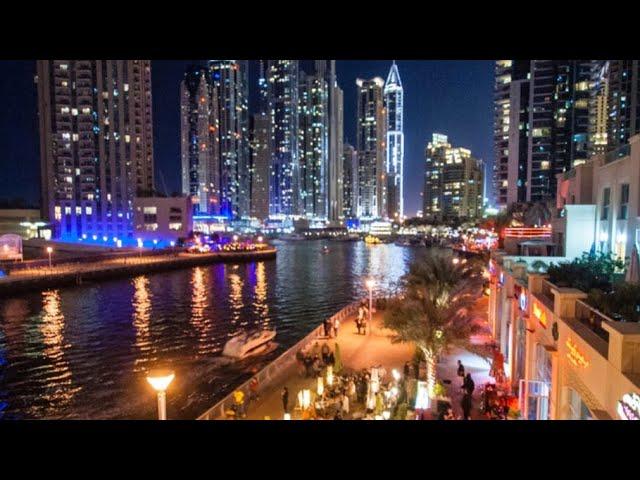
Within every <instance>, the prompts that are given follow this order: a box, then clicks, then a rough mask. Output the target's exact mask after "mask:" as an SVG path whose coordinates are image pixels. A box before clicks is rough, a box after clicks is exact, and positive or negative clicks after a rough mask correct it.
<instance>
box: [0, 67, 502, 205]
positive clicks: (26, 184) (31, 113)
mask: <svg viewBox="0 0 640 480" xmlns="http://www.w3.org/2000/svg"><path fill="white" fill-rule="evenodd" d="M196 62H197V61H189V60H179V61H169V60H154V61H153V63H152V80H153V115H154V150H155V152H154V154H155V162H156V186H157V187H158V189H160V190H163V189H164V187H163V178H164V183H165V184H166V188H167V190H168V191H169V193H171V192H172V191H177V190H178V189H179V188H180V177H179V175H180V131H179V129H180V122H179V85H180V80H181V79H182V75H183V73H184V69H185V67H186V66H187V65H189V64H191V63H196ZM397 63H398V68H399V71H400V77H401V78H402V84H403V87H404V102H405V107H404V108H405V119H404V122H405V123H404V129H405V205H406V213H407V214H408V215H413V214H415V212H416V210H418V209H421V204H422V202H421V197H420V192H421V191H422V179H423V175H424V148H425V145H426V143H427V142H428V141H429V140H430V138H431V134H432V133H433V132H439V133H444V134H446V135H449V140H450V142H452V143H453V144H454V145H455V146H463V147H467V148H470V149H471V151H472V153H473V154H474V155H475V156H477V157H479V158H482V159H484V160H485V162H490V161H491V159H492V98H493V90H492V86H493V83H492V82H493V63H492V62H491V61H467V60H456V61H417V60H401V61H398V62H397ZM311 65H312V62H310V61H304V62H302V64H301V68H303V69H305V70H307V69H309V71H310V68H311ZM390 65H391V60H379V61H378V60H376V61H372V60H362V61H356V60H350V61H345V60H339V61H338V62H337V69H338V72H337V74H338V83H339V85H340V87H341V88H342V89H343V90H344V122H345V125H344V127H345V140H348V141H350V142H351V143H352V144H354V145H355V139H356V135H355V129H356V118H355V112H356V85H355V80H356V78H358V77H361V78H371V77H374V76H380V77H382V78H383V79H386V76H387V74H388V72H389V67H390ZM254 66H255V64H254V63H253V62H252V67H254ZM34 74H35V62H34V61H22V62H20V61H1V62H0V100H1V103H0V199H1V198H13V197H22V198H25V199H26V200H27V201H28V202H30V203H34V204H37V203H38V202H39V198H38V197H39V193H38V192H39V182H40V179H39V136H38V122H37V115H36V112H37V94H36V88H35V85H34V83H33V77H34ZM250 79H251V89H252V96H253V95H254V92H255V86H256V68H251V75H250ZM252 101H253V98H252ZM488 171H490V170H488Z"/></svg>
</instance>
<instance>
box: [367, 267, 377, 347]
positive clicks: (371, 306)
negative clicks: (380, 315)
mask: <svg viewBox="0 0 640 480" xmlns="http://www.w3.org/2000/svg"><path fill="white" fill-rule="evenodd" d="M375 285H376V282H375V281H374V280H373V279H372V278H370V279H368V280H367V288H368V289H369V332H368V334H369V335H371V327H372V325H373V324H372V323H371V318H372V315H373V314H372V313H371V311H372V309H373V287H375Z"/></svg>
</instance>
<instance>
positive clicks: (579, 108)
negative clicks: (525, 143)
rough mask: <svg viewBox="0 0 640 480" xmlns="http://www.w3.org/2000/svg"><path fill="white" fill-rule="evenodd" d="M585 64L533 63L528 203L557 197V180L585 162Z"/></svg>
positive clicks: (587, 77)
mask: <svg viewBox="0 0 640 480" xmlns="http://www.w3.org/2000/svg"><path fill="white" fill-rule="evenodd" d="M590 77H591V62H590V61H588V60H532V61H531V86H530V109H529V112H530V115H529V117H530V120H529V124H530V127H531V135H530V137H529V138H530V142H529V162H528V168H529V176H528V179H527V200H528V201H532V202H536V201H544V200H548V199H551V198H554V197H555V194H556V174H558V173H562V172H564V171H567V170H569V169H571V168H572V167H573V166H575V165H579V164H580V163H584V162H585V161H586V160H587V158H588V134H589V84H590Z"/></svg>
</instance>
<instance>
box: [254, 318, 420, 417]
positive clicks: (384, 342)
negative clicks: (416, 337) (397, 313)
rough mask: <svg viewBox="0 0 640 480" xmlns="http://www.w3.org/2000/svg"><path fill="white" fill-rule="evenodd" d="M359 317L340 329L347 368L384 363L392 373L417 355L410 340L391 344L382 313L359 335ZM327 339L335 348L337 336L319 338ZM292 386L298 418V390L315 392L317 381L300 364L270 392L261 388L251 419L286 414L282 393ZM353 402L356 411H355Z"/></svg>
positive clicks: (342, 353)
mask: <svg viewBox="0 0 640 480" xmlns="http://www.w3.org/2000/svg"><path fill="white" fill-rule="evenodd" d="M354 320H355V317H352V318H349V319H348V320H347V321H344V322H342V324H341V325H340V328H339V331H338V338H337V343H338V344H339V345H340V355H341V358H342V364H343V368H344V371H356V370H361V369H363V368H369V367H372V366H374V365H382V366H383V367H384V368H385V369H386V370H387V375H388V376H390V375H391V370H392V369H394V368H395V369H397V370H399V371H400V372H402V369H403V367H404V364H405V362H407V361H410V360H411V359H412V357H413V354H414V351H415V347H414V345H413V344H407V343H397V344H393V343H391V340H390V339H389V336H390V335H391V332H390V331H389V330H386V329H383V328H382V327H381V325H380V324H381V313H376V314H374V316H373V329H372V331H371V334H370V335H358V333H357V329H356V326H355V321H354ZM324 342H326V343H328V344H329V346H330V347H331V350H332V351H335V343H336V340H335V339H328V340H319V342H318V343H319V345H320V346H322V344H323V343H324ZM285 385H286V387H287V388H288V389H289V411H290V413H291V414H292V415H291V416H292V418H293V419H295V418H296V413H297V412H294V410H293V408H294V407H295V405H296V402H297V395H298V392H299V391H300V390H302V389H304V388H308V389H310V390H311V391H315V390H316V387H317V384H316V380H315V379H313V378H303V377H302V376H301V375H300V373H299V372H298V371H297V365H294V366H292V367H291V368H289V369H288V370H287V371H286V372H283V375H282V380H281V381H279V382H277V383H276V384H274V385H273V386H272V387H270V388H269V389H268V390H267V391H260V400H258V402H255V403H252V404H250V405H249V406H248V409H247V410H248V412H247V419H248V420H264V418H265V417H269V418H270V419H272V420H281V419H282V418H283V415H284V411H283V406H282V397H281V392H282V389H283V388H284V386H285ZM354 407H355V406H353V405H352V410H354Z"/></svg>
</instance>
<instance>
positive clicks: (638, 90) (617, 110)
mask: <svg viewBox="0 0 640 480" xmlns="http://www.w3.org/2000/svg"><path fill="white" fill-rule="evenodd" d="M607 109H608V112H607V113H608V127H607V150H618V149H620V147H623V146H624V145H626V144H628V143H629V138H631V136H632V135H635V134H636V133H638V132H640V61H639V60H609V75H608V102H607ZM620 154H624V152H620Z"/></svg>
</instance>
